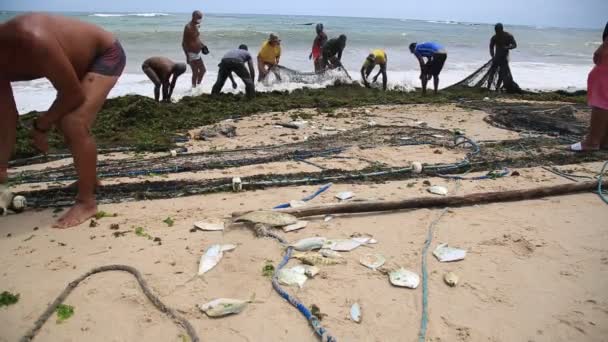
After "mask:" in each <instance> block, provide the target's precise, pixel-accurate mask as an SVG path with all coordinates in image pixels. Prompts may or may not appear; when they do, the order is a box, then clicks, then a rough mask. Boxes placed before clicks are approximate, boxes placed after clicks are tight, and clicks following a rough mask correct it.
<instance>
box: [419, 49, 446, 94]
mask: <svg viewBox="0 0 608 342" xmlns="http://www.w3.org/2000/svg"><path fill="white" fill-rule="evenodd" d="M410 52H411V53H413V54H414V55H415V56H416V58H417V59H418V62H419V63H420V80H421V81H422V93H423V94H426V84H427V83H428V81H429V80H430V79H431V77H432V78H433V84H434V86H435V94H437V89H438V88H439V74H440V73H441V70H443V66H444V64H445V61H446V59H447V58H448V53H447V51H446V50H445V48H444V47H443V46H441V45H440V44H438V43H434V42H428V43H420V44H418V43H412V44H410ZM424 58H426V59H427V60H426V62H425V61H424Z"/></svg>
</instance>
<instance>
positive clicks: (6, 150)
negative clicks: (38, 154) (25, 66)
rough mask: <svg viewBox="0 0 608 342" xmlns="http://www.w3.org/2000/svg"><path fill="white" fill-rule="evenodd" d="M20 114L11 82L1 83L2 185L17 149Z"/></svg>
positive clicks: (0, 164) (0, 171) (0, 166)
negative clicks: (9, 163) (14, 150)
mask: <svg viewBox="0 0 608 342" xmlns="http://www.w3.org/2000/svg"><path fill="white" fill-rule="evenodd" d="M18 120H19V113H18V112H17V106H16V105H15V98H14V97H13V89H12V87H11V83H10V82H9V81H0V184H3V183H6V182H7V180H8V174H7V170H8V161H9V160H10V159H11V155H12V154H13V149H14V148H15V141H16V140H15V139H16V135H17V121H18Z"/></svg>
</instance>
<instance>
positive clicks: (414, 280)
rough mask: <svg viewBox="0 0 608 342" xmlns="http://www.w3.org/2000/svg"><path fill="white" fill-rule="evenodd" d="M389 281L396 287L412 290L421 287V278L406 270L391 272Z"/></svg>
mask: <svg viewBox="0 0 608 342" xmlns="http://www.w3.org/2000/svg"><path fill="white" fill-rule="evenodd" d="M389 280H390V282H391V284H393V285H394V286H399V287H407V288H410V289H415V288H417V287H418V285H420V276H419V275H418V274H416V273H414V272H412V271H408V270H406V269H404V268H400V269H398V270H394V271H392V272H390V273H389Z"/></svg>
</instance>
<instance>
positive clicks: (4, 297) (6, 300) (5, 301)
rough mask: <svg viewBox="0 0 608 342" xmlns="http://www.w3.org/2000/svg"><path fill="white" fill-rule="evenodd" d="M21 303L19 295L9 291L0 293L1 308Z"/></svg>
mask: <svg viewBox="0 0 608 342" xmlns="http://www.w3.org/2000/svg"><path fill="white" fill-rule="evenodd" d="M18 301H19V294H18V293H17V294H12V293H10V292H8V291H3V292H2V293H0V308H1V307H3V306H9V305H13V304H16V303H17V302H18Z"/></svg>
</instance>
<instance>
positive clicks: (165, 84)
mask: <svg viewBox="0 0 608 342" xmlns="http://www.w3.org/2000/svg"><path fill="white" fill-rule="evenodd" d="M162 87H163V102H171V100H170V98H169V89H170V88H171V84H170V83H169V80H168V79H167V80H166V81H164V82H163V86H162Z"/></svg>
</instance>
